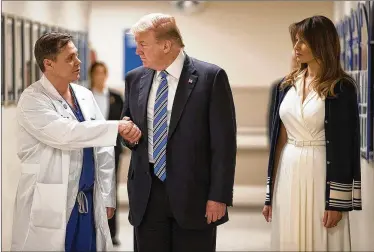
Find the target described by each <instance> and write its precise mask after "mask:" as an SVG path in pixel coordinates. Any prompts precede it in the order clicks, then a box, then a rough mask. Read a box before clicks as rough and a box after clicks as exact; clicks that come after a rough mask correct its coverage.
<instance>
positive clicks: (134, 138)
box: [118, 117, 142, 144]
mask: <svg viewBox="0 0 374 252" xmlns="http://www.w3.org/2000/svg"><path fill="white" fill-rule="evenodd" d="M118 133H119V134H120V135H121V136H122V138H123V139H125V140H126V141H127V142H129V143H130V144H137V143H138V141H139V139H140V137H141V136H142V132H141V131H140V129H139V128H138V126H136V125H135V124H134V123H133V122H132V121H131V120H130V118H129V117H124V118H123V119H122V120H121V121H119V125H118Z"/></svg>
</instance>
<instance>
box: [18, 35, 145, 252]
mask: <svg viewBox="0 0 374 252" xmlns="http://www.w3.org/2000/svg"><path fill="white" fill-rule="evenodd" d="M34 54H35V58H36V61H37V63H38V65H39V67H40V69H41V71H42V72H43V76H42V78H41V79H40V80H39V81H37V82H35V83H33V84H32V85H30V86H29V87H28V88H27V89H26V90H25V91H24V92H23V93H22V95H21V98H20V100H19V102H18V106H17V120H18V124H19V133H18V135H17V138H18V146H19V147H18V157H19V158H20V160H21V165H22V167H21V177H20V181H19V185H18V189H17V196H16V203H15V211H14V221H13V234H12V236H13V237H12V247H11V250H12V251H14V250H22V251H106V250H109V249H110V248H111V246H112V241H111V237H110V232H109V228H108V221H107V218H111V217H112V216H113V213H114V209H115V207H116V206H115V191H116V190H115V188H116V185H115V180H114V178H115V177H114V172H115V166H114V150H113V146H114V145H115V144H116V139H117V134H118V133H121V135H122V136H123V137H124V138H125V140H126V141H128V142H130V143H136V142H137V141H138V139H139V138H140V136H141V133H140V130H139V129H138V128H137V126H136V125H134V124H133V123H132V122H131V121H122V120H121V121H105V120H104V118H103V116H102V114H101V112H100V109H99V108H98V106H97V104H96V102H95V99H94V98H93V95H92V93H91V91H89V90H88V89H86V88H84V87H82V86H79V85H76V84H73V83H72V82H73V81H76V80H78V79H79V74H80V63H81V62H80V60H79V59H78V54H77V48H76V47H75V46H74V44H73V43H72V37H71V36H70V35H68V34H61V33H49V34H45V35H43V36H42V37H41V38H39V39H38V41H37V42H36V44H35V51H34Z"/></svg>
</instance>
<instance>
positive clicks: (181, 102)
mask: <svg viewBox="0 0 374 252" xmlns="http://www.w3.org/2000/svg"><path fill="white" fill-rule="evenodd" d="M195 71H196V70H195V68H194V66H193V64H192V60H191V59H190V57H188V56H187V55H186V59H185V61H184V65H183V69H182V73H181V76H180V78H179V82H178V87H177V91H176V93H175V97H174V103H173V108H172V112H171V118H170V125H169V132H168V139H170V138H171V137H172V135H173V133H174V131H175V128H176V127H177V125H178V122H179V119H180V117H181V115H182V113H183V110H184V108H185V105H186V103H187V101H188V98H189V97H190V95H191V92H192V90H193V89H194V87H195V84H196V82H197V75H194V73H195Z"/></svg>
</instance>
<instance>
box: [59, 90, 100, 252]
mask: <svg viewBox="0 0 374 252" xmlns="http://www.w3.org/2000/svg"><path fill="white" fill-rule="evenodd" d="M70 90H71V93H72V96H73V100H74V105H75V108H76V109H73V108H71V109H72V110H73V112H74V114H75V116H76V118H77V119H78V120H79V121H80V122H83V121H85V119H84V117H83V114H82V111H81V109H80V107H79V104H78V102H77V100H76V97H75V95H74V92H73V90H72V88H71V87H70ZM94 182H95V160H94V154H93V148H84V149H83V167H82V173H81V176H80V180H79V190H78V195H77V200H76V202H75V206H74V208H73V210H72V213H71V216H70V219H69V221H68V224H67V227H66V238H65V251H67V252H70V251H71V252H73V251H74V252H75V251H85V252H88V251H95V252H96V231H95V220H94V207H93V188H94Z"/></svg>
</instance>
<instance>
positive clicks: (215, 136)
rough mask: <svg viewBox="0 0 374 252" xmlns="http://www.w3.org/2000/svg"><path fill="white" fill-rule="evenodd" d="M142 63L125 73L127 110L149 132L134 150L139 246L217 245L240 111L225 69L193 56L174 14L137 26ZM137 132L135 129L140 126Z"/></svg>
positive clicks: (168, 251) (183, 251) (160, 250)
mask: <svg viewBox="0 0 374 252" xmlns="http://www.w3.org/2000/svg"><path fill="white" fill-rule="evenodd" d="M132 32H133V34H134V35H135V41H136V44H137V54H138V55H139V56H140V58H141V59H142V62H143V66H142V67H139V68H137V69H134V70H132V71H131V72H129V73H128V74H127V76H126V87H125V102H124V110H123V115H122V117H125V118H126V119H127V120H131V121H132V122H133V123H134V127H138V128H139V129H140V131H141V134H142V137H141V138H140V140H139V142H138V143H137V144H136V145H134V144H129V143H127V141H126V140H127V139H131V138H132V137H133V136H132V135H131V134H127V132H121V135H122V136H123V138H124V139H125V141H124V142H125V143H126V144H127V146H129V148H131V149H132V154H131V162H130V168H129V173H128V183H127V186H128V196H129V204H130V212H129V221H130V223H131V224H132V225H133V226H134V230H135V240H136V241H135V249H137V250H138V251H139V252H148V251H152V252H192V251H193V252H212V251H215V247H216V231H217V226H218V225H220V224H223V223H225V222H227V221H228V213H227V206H232V203H233V202H232V201H233V184H234V173H235V163H236V149H237V146H236V118H235V108H234V103H233V97H232V93H231V89H230V84H229V81H228V77H227V75H226V72H225V71H224V70H223V69H222V68H220V67H218V66H216V65H213V64H209V63H206V62H202V61H200V60H197V59H194V58H192V57H189V56H188V55H187V54H186V53H185V52H184V51H183V48H184V44H183V40H182V37H181V35H180V32H179V30H178V28H177V26H176V23H175V19H174V18H173V17H171V16H168V15H164V14H150V15H147V16H145V17H143V18H142V19H141V20H140V21H139V22H138V23H137V24H135V25H134V27H133V29H132ZM134 134H135V133H134Z"/></svg>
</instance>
